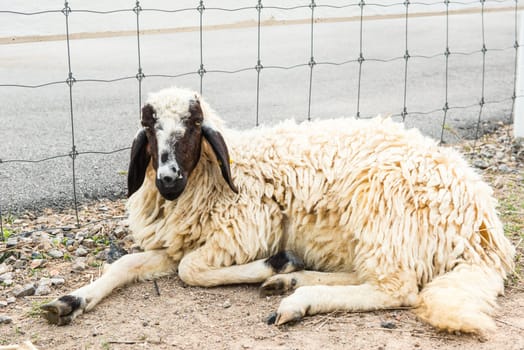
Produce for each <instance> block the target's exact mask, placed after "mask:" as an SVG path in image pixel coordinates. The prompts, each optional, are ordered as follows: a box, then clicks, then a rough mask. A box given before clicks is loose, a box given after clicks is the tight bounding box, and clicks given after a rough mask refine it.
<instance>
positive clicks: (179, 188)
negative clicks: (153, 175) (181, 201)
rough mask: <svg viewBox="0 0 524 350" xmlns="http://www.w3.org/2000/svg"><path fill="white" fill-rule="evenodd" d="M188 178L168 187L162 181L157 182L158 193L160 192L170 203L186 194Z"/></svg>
mask: <svg viewBox="0 0 524 350" xmlns="http://www.w3.org/2000/svg"><path fill="white" fill-rule="evenodd" d="M186 183H187V180H186V177H182V178H181V179H177V180H175V181H174V182H173V183H172V184H171V185H169V186H166V185H165V184H164V183H163V182H162V181H159V180H158V179H157V180H156V187H157V188H158V192H160V195H162V197H164V198H165V199H167V200H168V201H172V200H175V199H177V198H178V197H179V196H180V195H181V194H182V192H184V189H185V188H186Z"/></svg>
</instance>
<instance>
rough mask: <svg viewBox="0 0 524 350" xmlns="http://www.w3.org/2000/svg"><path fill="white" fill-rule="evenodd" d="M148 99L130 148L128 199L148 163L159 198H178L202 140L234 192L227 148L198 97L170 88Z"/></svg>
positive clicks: (196, 159) (138, 185) (140, 181)
mask: <svg viewBox="0 0 524 350" xmlns="http://www.w3.org/2000/svg"><path fill="white" fill-rule="evenodd" d="M151 100H152V101H150V102H148V103H146V105H145V106H144V107H143V108H142V118H141V123H142V129H140V130H139V132H138V134H137V135H136V137H135V139H134V141H133V146H132V148H131V161H130V164H129V172H128V196H131V195H132V194H133V193H134V192H136V191H137V190H138V189H139V188H140V186H141V185H142V183H143V181H144V178H145V172H146V169H147V167H148V165H149V163H151V164H152V166H153V169H155V173H156V179H155V181H156V187H157V189H158V191H159V193H160V194H161V195H162V197H164V198H165V199H167V200H174V199H176V198H178V197H179V196H180V195H181V194H182V192H183V191H184V189H185V188H186V185H187V182H188V178H189V176H190V175H191V173H192V171H193V170H194V169H195V167H196V166H197V164H198V161H199V159H200V154H201V148H202V142H203V141H206V142H208V143H209V144H210V145H211V148H212V150H213V151H214V153H215V156H216V158H217V161H218V164H219V166H220V169H221V172H222V176H223V177H224V179H225V180H226V182H227V183H228V184H229V187H230V188H231V189H232V190H233V191H234V192H237V189H236V187H235V185H234V184H233V181H232V179H231V170H230V167H229V154H228V150H227V146H226V144H225V142H224V139H223V137H222V135H221V134H220V132H219V131H218V130H216V128H215V127H214V126H213V125H212V123H211V122H209V121H207V120H206V118H205V116H204V112H203V111H202V106H201V102H200V97H199V96H198V95H197V94H195V93H191V92H189V91H186V90H180V89H170V90H164V91H161V92H160V93H158V94H157V95H153V97H152V99H151Z"/></svg>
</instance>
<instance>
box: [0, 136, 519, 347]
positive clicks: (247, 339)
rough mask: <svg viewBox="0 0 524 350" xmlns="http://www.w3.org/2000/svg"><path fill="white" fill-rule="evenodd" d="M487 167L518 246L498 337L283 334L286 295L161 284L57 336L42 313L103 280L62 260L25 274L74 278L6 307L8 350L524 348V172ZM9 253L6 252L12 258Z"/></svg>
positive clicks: (130, 290) (389, 331) (128, 292)
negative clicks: (26, 346)
mask: <svg viewBox="0 0 524 350" xmlns="http://www.w3.org/2000/svg"><path fill="white" fill-rule="evenodd" d="M492 144H496V142H493V143H492ZM481 147H482V145H481ZM466 149H467V148H466ZM477 153H478V152H477ZM488 158H489V157H488ZM487 163H489V164H488V165H489V166H488V168H487V169H485V170H484V177H485V178H486V180H487V181H489V182H491V184H492V185H493V187H494V189H495V193H496V196H497V197H498V198H499V200H500V207H499V211H500V213H501V217H502V219H503V221H504V222H505V228H506V234H507V235H508V237H510V238H511V239H512V241H513V242H514V244H515V245H516V246H517V257H516V260H517V269H516V273H515V274H514V275H513V276H511V278H510V279H508V281H507V288H506V294H505V296H503V297H500V298H499V305H500V308H499V309H498V310H497V312H496V314H495V321H496V324H497V326H498V329H497V330H496V331H495V332H493V333H490V334H486V335H483V336H478V335H464V334H448V333H439V332H437V331H435V330H434V329H433V328H431V327H430V326H428V325H426V324H424V323H422V322H420V321H419V320H417V319H416V317H415V316H414V315H413V313H411V312H410V310H388V311H376V312H368V313H345V312H336V313H332V314H326V315H317V316H314V317H307V318H305V319H304V320H302V321H301V322H298V323H296V324H290V325H285V326H281V327H276V326H273V325H267V324H266V318H267V316H268V315H269V314H270V313H271V312H273V311H275V310H276V308H277V307H278V304H279V302H280V300H281V298H282V297H281V296H272V297H260V296H259V293H258V286H256V285H238V286H225V287H217V288H209V289H206V288H197V287H188V286H186V285H184V284H183V283H182V282H181V281H180V279H179V278H178V277H176V276H172V277H166V278H162V279H159V280H158V281H157V285H158V289H157V288H156V287H155V285H154V283H153V282H141V283H137V284H134V285H130V286H127V287H125V288H121V289H119V290H116V291H115V292H113V294H112V295H110V296H109V297H108V298H106V299H105V300H104V301H102V302H101V303H100V304H99V305H98V306H97V307H96V308H95V309H94V310H93V311H92V312H90V313H87V314H85V315H82V316H80V317H78V318H77V319H76V320H74V321H73V322H72V324H71V325H68V326H64V327H57V326H54V325H49V324H48V323H47V322H46V321H45V320H44V319H43V318H41V317H40V315H39V308H38V306H39V305H41V304H42V303H44V302H47V301H49V300H51V299H53V298H55V297H58V296H61V295H63V294H65V293H67V292H68V291H71V290H73V289H75V288H77V287H79V286H81V285H83V284H85V283H87V282H89V281H90V280H92V279H95V278H97V277H98V276H99V274H100V270H101V267H100V266H98V264H96V263H94V264H88V265H87V268H86V269H85V270H83V271H80V272H79V271H72V269H71V265H72V264H73V261H67V259H62V260H60V259H55V260H52V263H49V264H48V265H47V268H44V269H27V270H25V273H27V276H28V277H27V278H28V279H29V277H31V278H33V280H34V279H35V276H34V275H35V274H46V273H47V274H49V273H50V272H49V271H48V270H50V269H52V270H53V274H58V275H61V276H63V277H64V279H65V281H66V282H65V284H63V285H61V286H58V287H55V288H54V289H53V290H52V295H46V296H27V297H20V298H17V299H16V302H14V303H11V304H9V305H7V306H4V307H3V308H2V307H0V316H1V315H6V316H8V317H10V318H11V319H12V321H11V322H10V323H7V324H0V349H2V345H4V346H5V345H7V344H20V343H22V342H23V341H26V340H29V341H31V342H32V343H33V344H34V345H35V346H36V347H37V348H38V349H42V350H43V349H115V350H116V349H350V348H352V349H376V350H386V349H399V350H400V349H402V350H404V349H442V350H445V349H516V350H518V349H524V274H523V266H524V261H523V260H524V258H523V256H524V255H523V251H524V247H523V246H524V244H523V243H522V240H523V237H524V181H523V179H524V168H523V167H522V164H518V163H517V164H515V163H513V164H510V165H511V166H512V167H514V168H512V169H516V170H511V171H508V169H505V168H502V170H503V171H500V169H499V168H497V166H494V165H493V164H491V163H490V162H489V161H487ZM507 163H508V162H507V161H504V164H507ZM497 169H498V170H497ZM98 205H99V204H98ZM104 205H107V204H104ZM114 205H116V206H119V208H118V210H117V211H116V214H118V213H120V211H121V210H122V208H121V207H122V205H123V202H117V203H114ZM53 215H55V214H53ZM55 216H56V217H60V215H59V214H56V215H55ZM69 217H70V218H71V215H70V214H69ZM1 248H2V246H0V253H2V251H4V252H5V251H6V250H5V249H4V250H2V249H1ZM93 255H94V253H93ZM95 262H96V261H95ZM38 277H39V276H36V278H37V279H38ZM2 288H4V290H3V292H2ZM5 293H6V287H5V286H1V285H0V294H5Z"/></svg>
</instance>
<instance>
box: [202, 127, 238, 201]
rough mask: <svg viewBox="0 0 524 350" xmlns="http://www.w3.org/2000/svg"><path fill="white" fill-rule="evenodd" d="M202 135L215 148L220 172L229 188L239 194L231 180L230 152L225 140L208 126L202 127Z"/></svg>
mask: <svg viewBox="0 0 524 350" xmlns="http://www.w3.org/2000/svg"><path fill="white" fill-rule="evenodd" d="M202 135H204V138H205V139H206V140H207V142H209V144H210V145H211V148H213V152H215V156H216V157H217V160H218V165H219V166H220V171H221V172H222V176H223V177H224V180H226V182H227V184H228V185H229V188H231V190H232V191H233V192H235V193H238V189H237V187H236V186H235V184H234V183H233V179H232V178H231V168H230V167H229V151H228V150H227V146H226V142H225V141H224V138H223V137H222V135H221V134H220V133H219V132H218V131H216V130H214V129H213V128H210V127H209V126H206V125H202Z"/></svg>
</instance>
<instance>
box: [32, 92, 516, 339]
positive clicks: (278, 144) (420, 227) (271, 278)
mask: <svg viewBox="0 0 524 350" xmlns="http://www.w3.org/2000/svg"><path fill="white" fill-rule="evenodd" d="M141 124H142V127H141V128H140V129H139V131H138V133H137V135H136V137H135V139H134V141H133V145H132V150H131V160H130V165H129V173H128V190H129V193H128V195H129V199H128V202H127V209H128V212H129V227H130V230H131V231H132V233H133V236H134V239H135V242H136V243H137V244H138V245H139V246H140V247H141V248H142V249H143V251H142V252H140V253H134V254H129V255H125V256H123V257H122V258H121V259H119V260H117V261H116V262H114V263H113V264H111V265H109V267H108V268H107V269H106V271H105V273H104V274H103V275H102V276H101V277H100V278H99V279H98V280H96V281H94V282H92V283H91V284H89V285H86V286H84V287H82V288H80V289H77V290H75V291H73V292H71V293H70V294H68V295H65V296H62V297H60V298H58V299H56V300H54V301H52V302H51V303H49V304H46V305H44V306H43V307H42V308H43V309H44V310H45V313H44V316H45V317H46V318H47V319H48V320H49V321H50V322H51V323H55V324H58V325H63V324H68V323H70V322H71V321H72V320H73V319H75V318H76V317H77V316H78V315H80V314H82V313H84V312H87V311H90V310H91V309H93V308H94V307H95V305H97V304H98V303H99V302H100V301H101V300H102V299H103V298H104V297H106V296H107V295H109V294H110V293H111V291H112V290H114V289H115V288H117V287H120V286H122V285H124V284H126V283H129V282H132V281H136V280H148V279H153V278H157V277H159V276H164V275H169V274H174V273H176V272H178V276H179V277H180V279H181V280H182V281H183V282H185V283H186V284H188V285H192V286H202V287H212V286H218V285H224V284H236V283H262V284H261V287H260V288H261V293H262V295H272V294H284V293H287V292H290V293H291V294H290V295H289V296H287V297H285V298H283V299H282V300H281V303H280V306H279V307H278V309H277V310H276V312H275V313H274V314H272V315H271V317H270V318H269V319H268V322H269V323H274V324H275V325H282V324H286V323H288V322H291V321H298V320H300V319H302V318H303V317H304V316H306V315H315V314H319V313H327V312H332V311H336V310H345V311H367V310H377V309H386V308H395V307H411V308H413V310H414V312H415V313H416V315H417V316H418V317H419V318H420V319H422V320H424V321H426V322H428V323H429V324H431V325H433V326H434V327H436V328H438V329H440V330H447V331H461V332H472V333H484V332H485V331H490V330H493V329H494V328H495V324H494V322H493V320H492V318H491V317H490V315H491V313H492V311H493V309H494V307H495V306H496V298H497V296H498V295H500V294H502V293H503V289H504V284H503V281H504V279H505V278H506V277H507V276H508V274H509V273H511V272H512V271H513V268H514V262H513V257H514V254H515V249H514V247H513V246H512V244H511V243H510V241H509V240H508V239H507V238H506V237H505V236H504V233H503V228H502V224H501V222H500V220H499V218H498V216H497V212H496V201H495V199H494V198H493V195H492V190H491V189H490V187H489V186H488V184H486V183H485V182H483V181H482V179H481V177H480V175H478V174H477V173H476V172H475V171H474V170H473V169H472V168H471V167H469V166H468V164H467V162H466V161H465V160H464V159H463V158H462V157H461V155H460V154H459V153H458V152H457V151H455V150H453V149H450V148H444V147H440V146H438V144H437V143H436V142H435V141H433V140H431V139H429V138H427V137H425V136H423V135H422V134H421V133H420V132H419V131H417V130H416V129H410V130H407V129H405V128H404V126H403V125H401V124H400V123H396V122H394V121H392V120H391V119H388V118H381V117H378V118H374V119H371V120H361V119H351V118H343V119H331V120H318V121H313V122H303V123H296V122H294V121H285V122H282V123H280V124H278V125H276V126H273V127H258V128H255V129H252V130H244V131H235V130H232V129H228V128H225V127H224V125H223V122H222V120H221V119H220V118H219V117H218V115H217V114H216V113H215V112H214V111H213V110H212V109H211V107H210V106H209V105H208V104H207V103H206V102H205V101H204V99H203V98H202V97H201V96H200V95H199V94H198V93H196V92H193V91H190V90H185V89H180V88H168V89H165V90H161V91H159V92H157V93H154V94H151V95H150V97H149V99H148V101H147V103H146V104H145V106H144V107H143V109H142V117H141Z"/></svg>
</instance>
